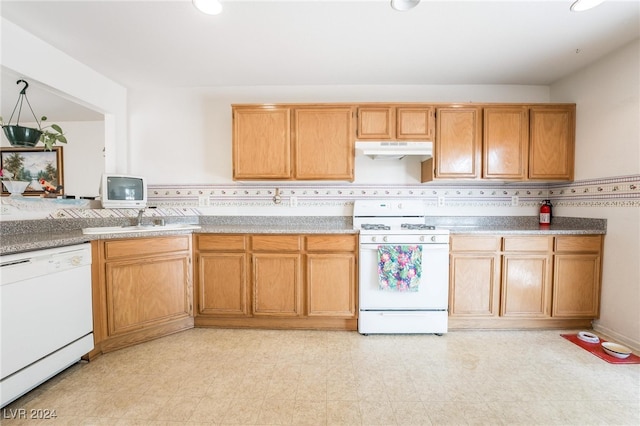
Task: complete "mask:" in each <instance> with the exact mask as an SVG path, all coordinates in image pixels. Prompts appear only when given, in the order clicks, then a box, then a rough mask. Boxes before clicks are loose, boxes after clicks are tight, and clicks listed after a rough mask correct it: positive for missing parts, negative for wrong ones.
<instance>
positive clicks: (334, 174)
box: [233, 105, 354, 181]
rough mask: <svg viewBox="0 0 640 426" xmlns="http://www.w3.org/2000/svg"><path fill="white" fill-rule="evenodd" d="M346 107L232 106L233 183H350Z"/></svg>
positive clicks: (350, 118) (350, 119)
mask: <svg viewBox="0 0 640 426" xmlns="http://www.w3.org/2000/svg"><path fill="white" fill-rule="evenodd" d="M353 111H354V108H353V107H351V106H331V105H322V106H308V107H307V106H296V107H294V106H264V107H262V106H234V107H233V179H234V180H347V181H352V180H353V178H354V172H353V158H354V131H353Z"/></svg>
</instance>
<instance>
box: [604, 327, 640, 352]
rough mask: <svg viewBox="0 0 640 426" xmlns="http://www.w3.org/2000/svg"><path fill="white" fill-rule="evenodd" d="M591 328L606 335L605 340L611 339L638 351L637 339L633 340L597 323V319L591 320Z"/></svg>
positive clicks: (639, 345) (639, 346) (639, 349)
mask: <svg viewBox="0 0 640 426" xmlns="http://www.w3.org/2000/svg"><path fill="white" fill-rule="evenodd" d="M593 329H594V330H595V331H597V332H598V333H600V334H603V335H604V336H605V337H606V340H613V341H615V342H616V343H622V344H623V345H625V346H628V347H629V348H631V349H632V350H633V351H634V352H636V353H637V352H640V341H638V340H634V339H632V338H630V337H627V336H624V335H622V334H620V333H617V332H615V331H613V330H611V329H610V328H607V327H605V326H603V325H601V324H599V323H598V321H593Z"/></svg>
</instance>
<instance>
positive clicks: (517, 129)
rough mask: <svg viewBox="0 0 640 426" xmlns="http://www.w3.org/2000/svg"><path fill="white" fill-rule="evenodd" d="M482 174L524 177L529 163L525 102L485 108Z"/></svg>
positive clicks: (505, 177)
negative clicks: (522, 104) (516, 104)
mask: <svg viewBox="0 0 640 426" xmlns="http://www.w3.org/2000/svg"><path fill="white" fill-rule="evenodd" d="M483 123H484V126H483V138H482V177H483V178H485V179H501V180H525V179H527V177H528V175H527V170H528V164H529V149H528V148H529V110H528V108H527V107H526V106H508V107H506V106H505V107H486V108H484V109H483Z"/></svg>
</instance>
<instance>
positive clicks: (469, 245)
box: [451, 235, 500, 251]
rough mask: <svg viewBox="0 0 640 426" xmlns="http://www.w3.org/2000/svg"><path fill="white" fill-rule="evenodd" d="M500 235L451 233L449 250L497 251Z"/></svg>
mask: <svg viewBox="0 0 640 426" xmlns="http://www.w3.org/2000/svg"><path fill="white" fill-rule="evenodd" d="M498 250H500V237H491V236H475V235H474V236H471V235H452V236H451V251H498Z"/></svg>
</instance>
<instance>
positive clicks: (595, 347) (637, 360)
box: [561, 334, 640, 364]
mask: <svg viewBox="0 0 640 426" xmlns="http://www.w3.org/2000/svg"><path fill="white" fill-rule="evenodd" d="M561 336H562V337H564V338H565V339H567V340H568V341H570V342H572V343H575V344H576V345H578V346H580V347H581V348H582V349H584V350H586V351H589V352H591V353H592V354H594V355H595V356H597V357H598V358H601V359H603V360H605V361H607V362H608V363H611V364H640V357H639V356H637V355H636V354H631V355H629V357H628V358H616V357H614V356H611V355H609V354H608V353H606V352H605V351H604V349H602V346H600V345H601V344H602V342H606V340H602V339H600V343H589V342H585V341H583V340H580V339H579V338H578V335H577V334H561Z"/></svg>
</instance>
